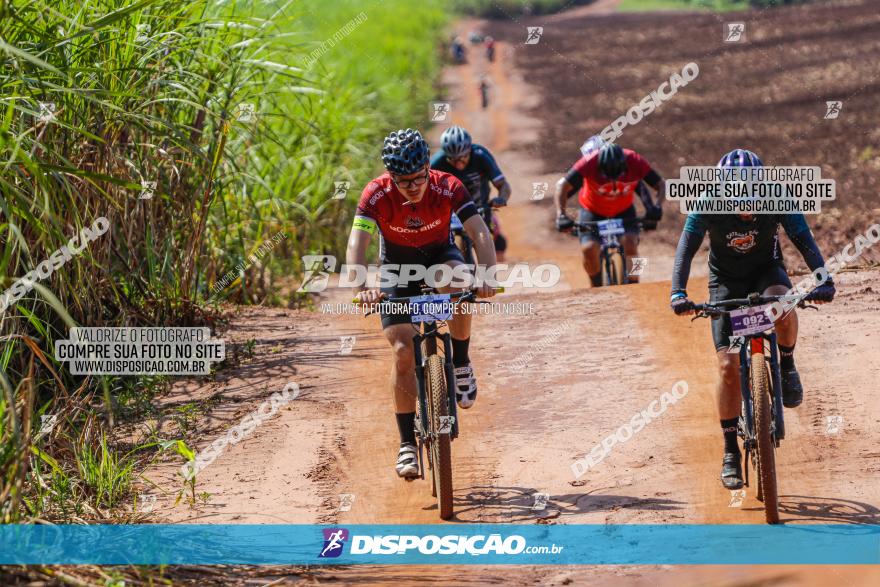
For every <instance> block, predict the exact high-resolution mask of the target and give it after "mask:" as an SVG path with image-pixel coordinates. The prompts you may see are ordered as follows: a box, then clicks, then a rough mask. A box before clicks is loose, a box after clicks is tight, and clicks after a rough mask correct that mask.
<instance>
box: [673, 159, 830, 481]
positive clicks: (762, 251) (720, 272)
mask: <svg viewBox="0 0 880 587" xmlns="http://www.w3.org/2000/svg"><path fill="white" fill-rule="evenodd" d="M761 166H763V164H762V163H761V160H760V159H759V158H758V156H757V155H755V154H754V153H752V152H751V151H746V150H744V149H735V150H733V151H731V152H730V153H728V154H727V155H725V156H724V157H722V158H721V161H719V162H718V167H761ZM780 226H782V229H783V230H784V231H785V233H786V234H787V235H788V238H789V239H790V240H791V242H792V243H794V245H795V246H796V247H797V249H798V251H799V252H800V254H801V255H802V256H803V258H804V261H806V263H807V265H808V266H809V268H810V270H811V271H814V270H816V269H818V268H820V267H822V266H824V265H825V260H824V259H823V258H822V253H821V252H820V251H819V247H818V246H817V245H816V241H815V240H814V239H813V234H812V232H810V228H809V227H808V226H807V223H806V221H805V220H804V216H803V214H698V213H691V214H689V215H688V217H687V220H686V221H685V225H684V230H683V231H682V233H681V239H680V240H679V243H678V248H677V249H676V251H675V264H674V267H673V273H672V296H671V306H672V309H673V311H675V313H676V314H679V315H684V314H691V313H693V304H692V303H691V302H690V301H689V300H688V298H687V291H686V287H687V282H688V276H689V274H690V267H691V261H693V258H694V255H695V254H696V252H697V250H698V249H699V248H700V245H701V243H702V242H703V238H704V237H705V235H706V233H708V234H709V299H710V300H711V301H716V300H723V299H730V298H744V297H747V296H748V295H749V294H751V293H754V292H758V293H761V294H763V295H781V294H785V293H787V292H788V290H789V289H790V288H791V281H790V280H789V278H788V274H787V273H786V271H785V265H784V264H783V261H782V252H781V249H780V246H779V227H780ZM834 293H835V289H834V283H833V282H832V281H831V278H830V277H829V278H828V280H827V281H826V282H825V283H824V284H822V285H820V286H819V287H818V288H817V289H816V290H815V291H814V292H813V294H812V296H811V298H814V299H815V301H816V302H818V303H824V302H830V301H831V300H832V299H834ZM775 328H776V335H777V344H778V346H779V352H780V368H781V371H782V403H783V405H784V406H785V407H787V408H794V407H797V406H799V405H800V404H801V402H802V401H803V394H804V392H803V387H802V385H801V381H800V376H799V375H798V372H797V369H796V368H795V365H794V346H795V342H796V341H797V330H798V321H797V315H796V314H795V312H791V313H790V314H789V315H788V316H786V317H785V318H782V319H780V320H778V321H777V322H776V324H775ZM731 335H732V329H731V325H730V318H729V317H727V316H724V317H713V318H712V338H713V339H714V341H715V351H716V355H717V357H718V373H719V382H718V412H719V417H720V419H721V430H722V433H723V435H724V456H723V459H722V467H721V482H722V483H723V485H724V487H726V488H727V489H739V488H740V487H742V485H743V474H742V463H741V455H740V450H739V444H738V443H737V435H736V429H737V421H738V420H739V416H740V407H741V395H740V380H739V354H737V353H728V352H727V349H728V346H729V345H730V336H731Z"/></svg>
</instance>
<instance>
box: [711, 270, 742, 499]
mask: <svg viewBox="0 0 880 587" xmlns="http://www.w3.org/2000/svg"><path fill="white" fill-rule="evenodd" d="M747 289H748V287H744V286H742V285H741V283H739V282H733V281H725V280H722V279H719V278H718V277H717V276H715V275H713V274H710V278H709V299H710V300H712V301H714V300H723V299H727V298H732V297H742V296H744V295H745V294H746V293H748V292H747V291H746V290H747ZM732 332H733V330H732V328H731V325H730V318H729V317H727V316H723V317H714V318H712V340H713V342H714V343H715V355H716V357H717V359H718V385H717V388H716V402H717V406H718V419H719V420H720V423H721V434H722V437H723V439H724V455H723V457H722V461H721V482H722V484H723V485H724V487H725V488H727V489H739V488H740V487H742V485H743V475H742V460H741V455H740V450H739V443H738V441H737V434H736V431H737V424H738V421H739V415H740V409H741V405H742V393H741V391H740V376H739V366H740V365H739V353H738V352H733V353H728V352H727V351H728V349H729V347H730V336H731V334H732Z"/></svg>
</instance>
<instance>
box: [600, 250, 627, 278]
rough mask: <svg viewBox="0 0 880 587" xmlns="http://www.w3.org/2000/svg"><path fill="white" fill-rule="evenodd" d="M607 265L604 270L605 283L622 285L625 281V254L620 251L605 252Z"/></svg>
mask: <svg viewBox="0 0 880 587" xmlns="http://www.w3.org/2000/svg"><path fill="white" fill-rule="evenodd" d="M604 264H605V267H604V270H603V271H602V281H603V285H620V284H622V283H623V271H624V263H623V255H621V254H620V251H613V252H606V253H605V263H604Z"/></svg>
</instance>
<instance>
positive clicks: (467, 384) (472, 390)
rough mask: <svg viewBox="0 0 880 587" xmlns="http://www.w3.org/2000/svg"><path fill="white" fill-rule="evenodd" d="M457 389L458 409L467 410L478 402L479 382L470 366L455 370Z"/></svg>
mask: <svg viewBox="0 0 880 587" xmlns="http://www.w3.org/2000/svg"><path fill="white" fill-rule="evenodd" d="M455 388H456V389H455V395H456V397H457V399H458V407H460V408H462V409H465V410H466V409H468V408H469V407H471V406H472V405H474V402H475V401H477V380H476V378H475V377H474V369H473V368H472V367H471V366H470V365H465V366H464V367H456V368H455Z"/></svg>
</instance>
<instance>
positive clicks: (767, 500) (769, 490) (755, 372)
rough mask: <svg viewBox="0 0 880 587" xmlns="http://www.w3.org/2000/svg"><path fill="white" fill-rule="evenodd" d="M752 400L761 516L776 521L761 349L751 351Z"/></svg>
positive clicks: (772, 452)
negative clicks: (762, 503)
mask: <svg viewBox="0 0 880 587" xmlns="http://www.w3.org/2000/svg"><path fill="white" fill-rule="evenodd" d="M750 377H751V384H752V402H753V404H754V406H755V434H756V437H757V438H756V440H757V443H756V444H757V446H756V449H757V457H758V458H757V461H758V470H757V471H756V473H757V474H758V487H759V494H760V495H761V497H762V498H763V501H764V517H765V519H766V520H767V523H768V524H778V523H779V498H778V494H777V488H776V443H775V442H774V441H773V435H772V434H771V432H770V430H771V426H772V424H773V412H772V411H771V410H770V378H769V376H768V373H767V364H766V361H765V359H764V352H763V350H761V351H754V352H753V353H752V369H751V373H750Z"/></svg>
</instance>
